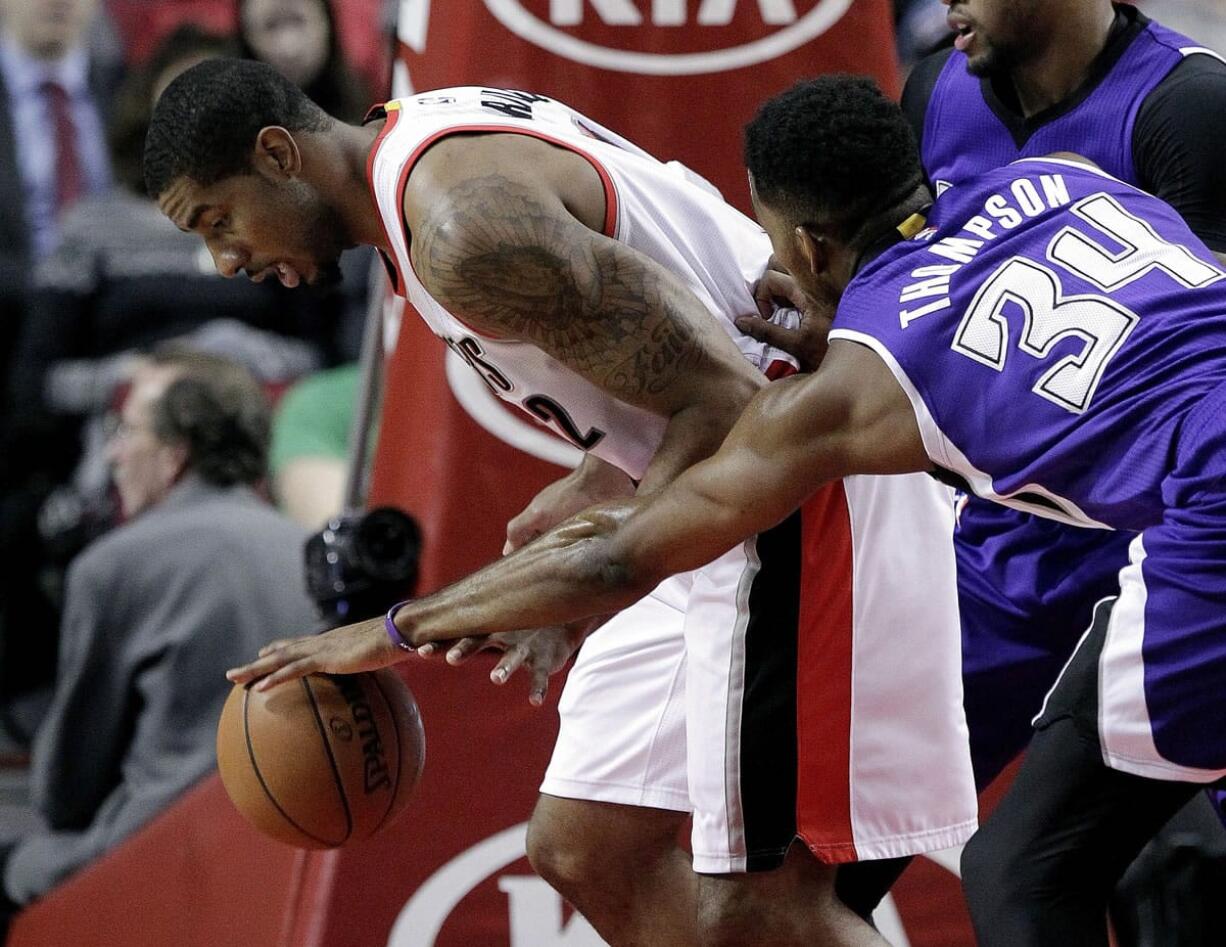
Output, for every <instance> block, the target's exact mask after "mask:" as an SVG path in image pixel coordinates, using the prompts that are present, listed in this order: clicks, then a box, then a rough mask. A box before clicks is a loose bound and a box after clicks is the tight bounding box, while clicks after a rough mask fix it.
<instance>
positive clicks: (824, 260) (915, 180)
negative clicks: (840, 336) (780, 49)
mask: <svg viewBox="0 0 1226 947" xmlns="http://www.w3.org/2000/svg"><path fill="white" fill-rule="evenodd" d="M745 165H746V167H747V168H748V169H749V180H750V189H751V193H752V197H753V202H754V210H755V211H756V212H757V215H758V221H759V222H760V223H761V224H762V226H763V228H764V229H765V230H766V232H767V234H768V235H769V236H770V239H771V245H772V246H773V248H774V251H775V256H776V257H777V258H778V259H779V261H780V262H781V263H782V264H783V265H784V266H785V267H787V269H788V271H789V272H791V273H792V275H793V277H794V278H795V279H796V281H797V282H798V283H799V284H800V286H801V288H802V289H803V290H804V291H805V292H806V293H808V294H809V295H810V296H811V297H813V298H815V299H817V298H822V297H828V296H829V291H830V289H831V287H830V286H828V285H826V284H827V283H828V282H829V280H830V279H832V278H833V279H834V280H836V281H837V280H838V279H840V278H842V279H844V280H845V279H846V278H847V277H848V276H849V275H850V272H849V270H850V266H848V267H847V270H848V272H845V273H834V274H832V273H831V270H832V269H834V268H835V267H834V265H833V262H832V261H833V258H834V257H835V256H838V257H839V258H840V259H846V258H848V257H850V259H851V260H852V261H853V262H854V258H855V256H856V255H857V252H858V250H859V249H862V247H861V246H860V244H861V242H862V241H864V240H865V239H871V238H873V237H875V236H877V235H878V234H879V233H880V232H881V227H880V226H879V218H881V217H883V215H888V214H889V212H891V211H893V210H895V209H896V208H898V206H899V205H900V204H901V203H902V202H903V201H905V200H906V199H908V198H910V197H911V196H912V195H914V194H915V192H916V190H917V188H919V187H920V185H921V184H922V182H923V173H922V171H921V169H920V162H919V154H918V151H917V149H916V146H915V138H914V136H913V135H912V133H911V128H910V126H909V125H908V124H907V120H906V119H905V118H904V117H903V113H902V110H901V109H899V108H898V106H897V105H895V104H894V103H893V102H891V101H890V100H889V99H887V98H886V97H885V96H884V95H882V94H881V91H880V90H879V89H878V88H877V87H876V85H874V84H873V82H872V80H870V79H866V78H863V77H860V76H845V75H828V76H820V77H818V78H816V79H810V80H806V81H804V82H800V83H798V84H797V85H795V86H793V87H792V88H791V89H789V90H788V91H786V92H784V93H782V94H780V95H778V96H776V97H775V98H773V99H770V100H769V101H767V102H766V103H765V104H764V105H763V106H762V107H761V108H760V109H759V110H758V114H757V115H756V116H755V117H754V118H753V120H752V121H751V122H750V123H749V125H747V126H746V128H745ZM887 223H888V226H887V228H886V229H888V227H892V226H894V225H896V224H897V223H899V221H898V220H890V221H888V222H887ZM819 284H820V285H821V287H822V289H824V290H825V291H824V292H823V291H822V289H819ZM833 288H834V289H835V290H841V289H842V286H841V285H840V286H836V287H833Z"/></svg>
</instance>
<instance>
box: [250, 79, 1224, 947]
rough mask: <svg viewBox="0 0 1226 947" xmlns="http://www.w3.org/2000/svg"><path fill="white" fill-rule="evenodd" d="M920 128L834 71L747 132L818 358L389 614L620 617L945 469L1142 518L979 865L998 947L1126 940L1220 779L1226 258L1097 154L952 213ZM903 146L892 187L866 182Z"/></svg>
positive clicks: (985, 928) (977, 884)
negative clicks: (800, 527)
mask: <svg viewBox="0 0 1226 947" xmlns="http://www.w3.org/2000/svg"><path fill="white" fill-rule="evenodd" d="M905 122H906V120H905V119H904V118H903V115H902V113H901V111H900V110H899V109H898V108H897V107H896V106H894V105H893V104H891V103H890V102H888V101H887V100H886V99H885V98H884V97H883V96H882V95H881V94H880V93H879V92H878V91H877V90H876V89H875V87H873V85H872V84H871V83H870V82H869V81H867V80H860V79H853V78H849V77H845V76H842V77H840V76H825V77H822V78H819V79H816V80H813V81H811V82H808V83H803V84H801V85H800V86H797V87H796V88H794V89H793V90H791V91H789V92H787V93H784V94H783V95H781V96H779V97H777V98H776V99H774V100H772V101H771V102H769V103H767V104H766V105H765V106H764V107H763V109H762V110H761V111H760V113H759V114H758V116H757V117H756V118H755V119H754V121H753V122H752V123H751V125H750V126H749V128H748V130H747V143H746V159H747V164H748V165H749V170H750V173H751V180H752V183H753V185H754V200H755V205H756V209H757V211H758V215H759V219H760V221H761V223H762V224H763V226H764V227H765V228H766V230H767V232H768V233H769V234H770V236H771V241H772V244H773V246H774V249H775V254H776V257H777V259H778V260H779V262H780V263H781V264H782V265H783V266H785V267H786V268H787V270H788V271H789V272H790V273H791V274H792V275H793V277H794V278H795V279H796V281H797V283H798V284H799V285H800V287H801V289H802V290H803V291H804V293H805V295H806V296H807V297H808V298H809V299H811V300H812V301H813V302H814V304H815V305H816V306H817V307H818V308H821V307H823V306H829V305H834V304H837V307H838V308H837V315H836V317H835V321H834V327H833V329H832V331H831V341H830V347H829V352H828V354H827V355H826V358H825V360H824V361H823V363H822V365H821V367H820V369H819V370H818V371H817V372H815V373H813V374H811V375H802V376H795V377H793V378H791V379H787V380H784V381H781V382H778V383H776V384H773V385H770V386H768V387H767V388H766V389H764V390H763V391H762V392H761V393H759V394H758V395H757V396H756V397H755V398H754V400H753V401H752V402H751V404H750V406H749V408H748V409H747V410H746V413H745V414H744V415H743V416H742V418H741V419H740V421H738V423H737V424H736V426H735V427H734V428H733V430H732V432H731V433H730V434H729V436H728V438H727V440H726V441H725V442H724V445H723V447H722V448H721V449H720V451H719V452H718V454H716V455H715V456H714V457H713V458H711V459H710V460H708V461H706V462H704V463H701V464H698V465H697V466H695V467H693V468H691V469H690V470H689V471H688V472H687V473H685V474H683V475H682V476H681V477H679V478H678V479H677V480H675V481H674V482H673V483H672V484H671V485H670V486H669V487H667V488H666V489H664V490H662V491H661V492H659V493H657V494H655V495H654V496H652V497H649V498H636V499H633V500H630V501H625V502H619V503H615V504H607V505H604V506H601V507H594V508H592V509H591V510H588V511H585V512H584V513H582V514H579V515H578V516H577V517H574V518H572V519H571V520H568V521H566V522H565V523H563V524H561V525H559V526H558V527H556V528H555V529H553V530H551V531H550V532H549V533H547V534H545V535H544V536H543V537H541V538H540V539H539V540H538V541H536V542H533V543H531V544H529V545H528V546H525V547H524V548H523V549H521V550H519V551H518V552H516V553H513V554H512V555H509V556H507V557H505V558H503V559H501V560H499V561H498V562H496V563H493V564H491V565H490V566H488V567H487V568H485V569H483V570H481V571H480V572H478V573H476V574H474V575H473V576H470V577H468V578H467V579H465V580H463V581H462V582H459V583H457V584H455V585H453V586H451V587H449V588H447V589H444V590H442V591H441V592H438V593H436V594H434V595H431V596H428V597H426V598H424V599H421V600H418V601H416V602H412V603H408V604H406V605H405V606H404V607H402V608H401V609H400V610H399V611H398V612H397V613H396V616H395V619H394V624H395V630H396V633H397V635H398V636H403V637H404V638H406V639H408V641H410V642H411V643H412V644H413V645H417V646H419V645H421V644H424V643H425V642H427V641H436V640H449V639H454V638H458V637H462V636H465V635H470V634H473V633H474V632H475V633H479V634H489V633H493V632H496V631H500V630H506V629H514V628H520V627H536V626H544V625H549V624H553V623H557V622H560V621H566V620H572V619H578V618H580V617H582V616H585V615H592V614H603V613H606V612H609V611H613V610H615V609H618V608H621V607H623V606H624V605H625V604H627V603H628V602H631V601H633V600H635V599H636V598H637V597H639V596H641V595H642V594H644V593H646V592H647V591H648V590H649V589H651V588H652V587H654V585H655V584H656V583H657V582H658V581H659V580H660V578H661V577H663V576H665V575H668V574H671V573H674V572H678V571H683V570H685V569H689V568H692V567H694V566H695V565H696V564H698V563H701V562H704V561H706V560H707V559H709V558H711V557H712V556H713V555H716V554H717V553H718V552H719V551H720V550H723V549H726V548H728V547H729V546H731V545H733V544H734V543H736V542H738V541H739V540H741V539H743V538H744V537H746V536H749V535H751V534H753V533H756V532H758V531H760V530H762V529H763V528H767V527H769V526H771V525H773V524H775V523H777V522H779V521H780V520H781V519H783V518H784V517H785V516H787V515H788V514H789V513H790V512H791V511H792V510H794V509H795V508H796V507H797V506H798V505H799V504H800V503H802V502H803V501H804V500H805V498H806V497H807V496H809V495H810V493H811V492H812V491H813V490H814V489H816V488H817V487H818V486H819V485H820V484H822V483H825V482H827V481H829V480H832V479H835V478H837V477H842V476H847V475H851V474H860V473H864V474H868V473H872V474H893V473H904V472H909V471H916V470H928V471H930V472H934V473H936V474H938V475H939V476H942V477H945V478H947V479H950V480H953V481H956V482H959V483H961V484H963V485H964V486H965V487H967V488H969V489H971V490H973V491H974V492H976V493H977V494H978V495H980V496H982V497H984V498H986V499H991V500H993V501H995V502H998V503H1002V504H1005V505H1008V506H1011V507H1013V508H1015V509H1019V510H1023V511H1026V512H1030V513H1035V514H1038V515H1041V516H1044V517H1046V518H1050V519H1053V520H1056V521H1059V522H1064V523H1067V524H1070V525H1073V526H1078V527H1081V528H1085V529H1092V530H1116V531H1120V532H1126V533H1128V534H1130V535H1131V536H1132V541H1131V544H1130V556H1131V559H1130V562H1129V564H1128V565H1127V567H1126V568H1125V569H1124V570H1123V571H1122V573H1121V577H1120V586H1119V595H1118V598H1117V599H1115V600H1110V599H1107V600H1104V602H1102V603H1100V605H1099V607H1098V608H1097V609H1096V613H1095V622H1094V625H1093V627H1092V629H1091V631H1090V632H1089V633H1087V635H1086V637H1085V638H1084V639H1083V641H1082V642H1081V644H1080V646H1079V648H1078V650H1077V651H1076V653H1075V655H1074V658H1073V660H1072V661H1071V662H1070V663H1069V665H1068V667H1067V668H1066V669H1065V670H1064V672H1063V673H1062V675H1061V676H1060V679H1059V682H1058V683H1057V685H1056V687H1055V688H1054V689H1053V690H1052V692H1051V693H1050V694H1049V696H1048V698H1047V701H1046V704H1045V707H1044V708H1043V711H1042V714H1041V716H1040V718H1039V720H1038V721H1037V728H1038V732H1037V734H1036V736H1035V738H1034V741H1033V742H1032V745H1031V749H1030V752H1029V753H1028V754H1027V756H1026V760H1025V762H1024V764H1023V766H1022V769H1021V772H1020V773H1019V776H1018V779H1017V781H1016V782H1015V784H1014V786H1013V788H1012V790H1011V791H1010V793H1009V794H1008V795H1007V796H1006V798H1005V799H1004V801H1003V802H1002V803H1001V805H1000V807H999V808H998V810H997V811H996V813H995V814H994V815H993V816H992V818H991V819H990V820H989V822H988V824H987V825H986V826H985V828H984V829H983V830H981V832H980V833H979V835H978V836H976V837H975V838H974V839H972V841H971V842H970V843H969V845H968V848H967V852H966V855H965V857H964V866H963V878H964V883H965V884H966V886H967V890H968V895H969V899H970V902H971V909H972V915H973V918H974V921H975V925H976V933H977V935H978V937H979V939H980V942H981V943H982V944H985V945H988V947H994V945H1001V947H1005V945H1007V947H1026V945H1034V947H1050V945H1052V944H1063V943H1076V944H1085V945H1103V947H1105V945H1106V944H1107V933H1106V922H1105V917H1106V906H1107V904H1106V902H1107V898H1108V894H1109V892H1110V890H1111V887H1112V884H1113V883H1114V881H1115V879H1116V878H1117V877H1118V876H1119V874H1120V873H1121V872H1122V871H1123V869H1124V867H1125V866H1126V865H1127V864H1128V863H1129V862H1130V861H1131V860H1132V858H1133V857H1134V856H1135V854H1136V852H1137V851H1138V850H1139V849H1140V848H1141V846H1142V845H1143V844H1144V843H1145V841H1146V840H1147V839H1148V838H1149V837H1150V836H1151V835H1152V834H1153V833H1154V832H1156V831H1157V829H1158V828H1159V827H1160V826H1161V825H1162V823H1163V822H1164V821H1165V820H1166V819H1167V818H1168V817H1169V816H1170V815H1171V813H1173V812H1174V811H1175V810H1176V809H1178V808H1179V807H1180V806H1181V805H1183V804H1184V803H1185V802H1186V801H1187V800H1188V799H1190V798H1191V797H1192V796H1193V795H1194V794H1195V793H1196V792H1197V791H1199V789H1200V788H1201V787H1202V786H1204V785H1207V784H1212V783H1215V782H1218V781H1220V780H1222V779H1223V778H1224V777H1226V608H1223V605H1222V602H1223V601H1226V410H1224V409H1226V273H1224V272H1223V270H1222V269H1221V268H1219V265H1218V261H1217V259H1216V258H1215V257H1214V255H1213V253H1212V252H1211V251H1209V250H1208V248H1206V247H1205V246H1204V244H1203V243H1201V242H1200V241H1199V240H1197V238H1196V237H1195V236H1194V235H1193V234H1192V233H1191V231H1190V230H1189V229H1188V228H1187V225H1186V224H1185V223H1183V221H1182V220H1181V219H1180V217H1179V215H1178V214H1176V213H1175V212H1174V211H1173V210H1172V209H1171V208H1170V207H1169V206H1168V205H1166V204H1164V203H1162V202H1161V201H1159V200H1157V199H1156V198H1154V197H1151V196H1148V195H1146V194H1145V193H1143V192H1141V191H1139V190H1137V189H1135V188H1133V187H1131V186H1130V185H1127V184H1124V183H1122V182H1120V181H1118V180H1117V179H1115V178H1112V177H1110V176H1109V175H1106V174H1105V173H1103V172H1101V171H1098V170H1096V169H1092V168H1090V167H1088V166H1086V165H1084V164H1081V163H1079V162H1075V161H1069V160H1057V159H1028V160H1023V161H1019V162H1016V163H1014V164H1010V165H1007V166H1006V167H1004V168H1001V169H998V170H996V171H992V172H988V173H987V174H985V175H982V176H980V177H977V178H974V179H971V180H970V181H967V182H965V183H963V184H960V185H957V186H955V187H953V188H951V189H950V190H948V191H947V192H946V193H945V194H944V195H943V196H942V197H941V198H940V199H939V200H938V201H937V202H936V204H935V205H932V206H931V208H929V206H928V193H927V189H926V187H925V186H924V184H923V181H922V173H921V170H920V165H919V158H918V154H916V152H915V150H914V147H913V145H912V144H910V143H909V142H910V136H909V135H907V134H906V125H905ZM900 129H902V130H901V131H900ZM900 142H903V143H905V144H904V145H900V144H899V143H900ZM887 147H888V148H890V150H889V152H888V153H889V155H890V160H891V164H892V166H893V168H894V170H893V172H892V174H891V175H890V176H889V177H888V178H882V177H881V176H874V179H873V180H865V176H864V175H863V174H862V173H861V172H860V169H861V168H862V167H864V166H865V163H866V162H868V161H869V160H878V159H879V157H880V154H881V150H882V149H883V148H887ZM870 152H872V153H875V155H876V157H875V158H873V159H870V158H869V157H868V155H869V153H870ZM925 213H927V219H926V221H924V220H922V217H923V215H924V214H925ZM747 483H752V484H754V487H755V490H754V492H753V494H752V495H750V494H747V493H746V489H745V485H746V484H747ZM404 659H405V652H403V651H401V650H400V649H399V648H398V647H396V646H395V645H394V644H393V643H392V642H391V641H390V640H389V637H388V634H387V633H386V632H385V629H384V628H383V623H382V622H366V623H361V624H357V625H351V626H348V627H347V628H343V629H338V630H337V631H334V632H330V633H328V634H325V635H322V636H318V637H308V638H300V639H297V640H294V641H285V642H277V643H275V644H274V645H273V646H270V650H268V651H267V653H265V654H264V655H262V656H261V657H260V658H259V659H258V660H256V661H254V662H252V663H251V664H249V665H247V666H245V667H243V668H240V669H236V670H235V671H232V672H231V675H230V676H231V678H232V679H234V680H238V681H244V682H245V681H250V680H254V679H255V678H257V677H261V676H264V675H268V679H267V681H265V683H264V685H263V686H271V685H274V684H276V683H278V682H280V681H284V680H288V679H291V678H293V677H297V676H301V675H303V674H307V673H312V672H316V671H327V672H333V673H344V672H348V671H355V670H362V669H369V668H372V667H377V666H382V665H386V664H391V663H395V662H397V661H401V660H404ZM898 660H899V661H900V662H905V661H907V660H908V656H907V655H906V654H899V655H898ZM984 853H987V855H986V857H985V855H984Z"/></svg>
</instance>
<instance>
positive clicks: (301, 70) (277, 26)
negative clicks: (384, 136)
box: [237, 0, 371, 122]
mask: <svg viewBox="0 0 1226 947" xmlns="http://www.w3.org/2000/svg"><path fill="white" fill-rule="evenodd" d="M237 5H238V37H239V44H240V47H241V55H242V56H244V57H245V58H248V59H258V60H260V62H266V63H268V64H269V65H270V66H272V67H273V68H274V69H276V70H277V71H278V72H279V73H281V74H282V75H283V76H285V78H287V79H288V80H289V81H290V82H292V83H294V85H296V86H298V88H300V89H302V91H303V92H305V93H306V94H307V95H308V96H309V97H310V98H311V99H312V100H313V101H314V102H315V103H316V104H317V105H318V106H319V107H320V108H322V109H323V110H324V111H325V112H327V113H328V114H329V115H333V116H335V117H336V118H339V119H341V120H342V121H346V122H359V121H361V120H362V117H363V116H364V115H365V114H366V110H367V109H368V108H369V107H370V105H371V99H370V93H369V91H368V90H366V89H364V88H362V83H361V82H360V81H359V80H358V78H357V75H356V73H354V71H353V70H352V69H350V68H349V66H348V64H347V63H346V62H345V58H344V55H343V53H342V51H341V44H340V38H339V36H338V35H337V31H336V13H335V11H334V10H333V9H332V4H331V3H329V2H328V0H237Z"/></svg>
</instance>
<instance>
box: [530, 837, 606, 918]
mask: <svg viewBox="0 0 1226 947" xmlns="http://www.w3.org/2000/svg"><path fill="white" fill-rule="evenodd" d="M527 850H528V862H529V864H531V865H532V869H533V871H535V872H536V873H537V874H538V875H540V876H541V877H542V878H544V879H545V880H546V881H547V882H549V884H550V885H551V886H552V887H553V888H554V889H555V890H556V891H558V892H560V893H561V894H563V895H564V896H565V897H567V898H569V899H570V900H571V901H576V902H577V901H581V900H584V899H583V897H582V895H583V892H584V891H587V890H590V889H592V888H598V887H600V886H602V885H604V884H606V883H607V881H608V878H607V875H608V873H609V870H610V869H609V865H608V863H607V858H604V857H602V853H601V852H599V851H597V850H596V847H595V846H592V845H589V844H587V843H586V842H585V835H584V834H583V833H582V832H575V831H573V827H572V829H571V830H567V829H566V828H564V827H561V826H558V825H557V824H556V823H554V822H552V821H550V820H548V819H538V818H533V819H532V821H531V822H530V823H529V824H528V839H527Z"/></svg>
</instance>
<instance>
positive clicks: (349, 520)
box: [304, 506, 421, 624]
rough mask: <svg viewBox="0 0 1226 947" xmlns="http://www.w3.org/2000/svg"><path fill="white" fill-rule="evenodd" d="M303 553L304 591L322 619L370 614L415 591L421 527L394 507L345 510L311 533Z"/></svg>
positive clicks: (350, 618) (335, 621)
mask: <svg viewBox="0 0 1226 947" xmlns="http://www.w3.org/2000/svg"><path fill="white" fill-rule="evenodd" d="M304 554H305V557H306V580H307V590H308V591H309V592H310V595H311V598H312V599H314V600H315V604H316V605H318V606H319V609H320V611H321V612H322V614H323V617H324V619H325V621H329V622H331V623H333V624H344V623H348V622H352V621H359V620H361V619H363V618H373V617H374V616H375V615H378V614H380V613H382V612H385V611H387V609H389V608H390V607H391V606H392V605H393V604H394V603H396V602H398V601H400V600H401V599H405V598H409V597H410V596H411V595H412V594H413V592H414V590H415V588H416V585H417V564H418V561H419V559H420V557H421V528H420V527H419V526H418V525H417V521H416V520H414V519H413V517H411V516H409V515H408V514H407V513H405V512H404V511H402V510H398V509H396V508H395V507H392V506H381V507H377V508H375V509H373V510H369V511H367V512H364V513H345V514H342V515H341V516H338V517H336V518H335V519H333V520H329V521H328V523H327V525H325V526H324V528H323V529H321V530H320V531H319V532H318V533H316V534H315V535H313V536H311V537H310V539H308V540H307V541H306V546H305V548H304Z"/></svg>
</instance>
